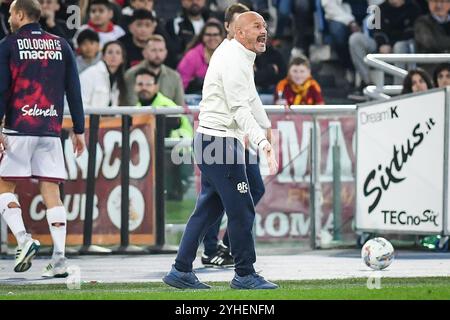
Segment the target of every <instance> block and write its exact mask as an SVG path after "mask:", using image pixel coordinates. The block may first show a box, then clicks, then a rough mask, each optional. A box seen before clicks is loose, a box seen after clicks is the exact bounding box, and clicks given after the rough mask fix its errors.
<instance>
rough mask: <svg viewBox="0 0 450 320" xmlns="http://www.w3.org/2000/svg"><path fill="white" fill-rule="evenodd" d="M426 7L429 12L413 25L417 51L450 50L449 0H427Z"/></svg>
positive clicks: (439, 51) (441, 51) (440, 51)
mask: <svg viewBox="0 0 450 320" xmlns="http://www.w3.org/2000/svg"><path fill="white" fill-rule="evenodd" d="M428 8H429V9H430V13H429V14H427V15H425V16H422V17H420V18H418V19H417V21H416V23H415V26H414V37H415V40H416V46H417V52H420V53H446V52H450V15H449V11H450V0H428Z"/></svg>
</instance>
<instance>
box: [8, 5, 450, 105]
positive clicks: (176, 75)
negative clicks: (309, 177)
mask: <svg viewBox="0 0 450 320" xmlns="http://www.w3.org/2000/svg"><path fill="white" fill-rule="evenodd" d="M236 2H238V1H234V0H171V1H165V2H164V5H162V3H160V5H159V6H158V2H157V0H91V1H89V0H40V3H41V5H42V18H41V20H40V23H41V25H42V28H43V29H44V30H46V31H48V32H50V33H53V34H56V35H58V36H61V37H64V38H65V39H67V40H68V41H69V43H70V45H71V46H72V48H73V50H74V51H75V52H76V55H77V63H78V70H79V72H80V77H81V79H82V82H81V84H82V91H83V100H84V103H85V105H89V106H96V107H107V106H112V105H119V106H120V105H142V106H144V105H152V102H153V101H150V100H147V101H142V100H141V99H140V98H139V96H142V94H140V93H139V91H137V90H136V75H137V74H142V72H143V70H147V71H150V72H151V73H152V74H154V75H155V76H156V78H155V79H156V81H155V83H154V84H152V85H149V86H148V88H151V86H155V88H156V89H155V88H154V90H153V91H155V90H156V92H158V96H159V97H163V98H164V99H168V100H171V101H172V102H174V104H176V105H184V104H186V103H187V102H188V103H189V101H187V98H186V97H185V95H194V96H195V95H198V97H199V96H200V95H201V88H202V83H203V79H204V76H205V74H206V70H207V68H208V63H209V59H210V58H211V55H212V54H213V52H214V50H215V49H216V48H217V47H218V45H219V44H220V43H221V41H222V40H223V39H224V38H225V30H224V28H223V20H224V12H225V9H226V7H227V6H229V5H230V4H233V3H236ZM240 2H241V3H243V4H245V5H246V6H247V7H249V8H251V9H253V10H256V11H258V12H260V13H262V14H263V16H264V17H265V18H266V20H267V21H268V22H269V25H270V24H271V23H273V28H269V29H270V30H272V34H271V39H270V41H269V44H268V49H267V51H266V52H265V53H264V54H261V55H259V56H258V57H257V59H256V62H255V66H254V71H255V82H256V85H257V89H258V92H259V93H260V94H262V95H266V99H264V100H263V101H264V102H270V103H287V104H323V103H325V100H324V98H323V95H322V92H321V86H320V84H319V83H320V80H319V81H316V80H314V79H313V77H312V74H313V73H314V66H313V65H314V63H317V62H320V61H318V60H317V58H315V57H313V56H314V52H312V51H314V50H317V47H319V46H320V45H322V44H328V45H329V46H330V47H331V48H332V50H333V52H334V53H335V54H336V56H337V59H338V60H337V61H338V63H339V65H340V66H341V67H342V68H343V70H344V71H345V81H347V82H348V83H349V84H350V86H351V87H352V88H354V89H355V92H353V93H352V94H351V95H349V97H352V98H354V99H359V98H361V97H362V89H363V88H364V87H365V86H367V85H369V84H372V83H373V79H371V72H370V69H369V67H368V66H367V65H366V64H365V63H364V57H365V56H366V55H367V54H368V53H415V52H416V53H447V52H450V15H449V11H450V0H385V1H383V0H367V1H361V0H276V1H272V2H269V1H268V0H243V1H240ZM0 3H1V7H0V39H1V38H3V37H4V36H5V35H6V34H8V32H9V30H8V23H7V20H8V8H9V5H10V3H11V0H0ZM374 4H375V5H379V10H380V14H381V20H380V22H381V25H380V28H379V29H377V28H375V29H373V28H370V26H369V22H368V18H367V17H368V12H367V8H368V6H370V5H374ZM72 5H77V6H79V8H80V9H79V12H80V17H79V18H80V20H81V27H79V28H76V27H73V26H74V25H75V24H74V23H73V21H74V19H73V16H72V14H73V12H74V11H72V10H71V7H70V6H72ZM68 8H69V10H68ZM315 18H316V19H315ZM71 21H72V22H71ZM285 47H288V48H289V53H288V54H286V53H285V51H283V48H285ZM310 57H311V58H312V60H313V61H309V58H310ZM416 67H417V66H414V65H411V66H407V68H409V69H415V68H416ZM425 69H426V70H423V72H424V73H425V74H432V73H433V71H434V70H433V69H430V68H425ZM437 69H439V70H441V69H442V70H441V72H444V73H445V72H447V78H446V79H448V69H449V66H448V64H446V65H441V66H438V67H437ZM446 70H447V71H446ZM295 73H296V75H295ZM300 73H301V75H300ZM299 75H300V76H299ZM425 77H429V78H430V79H431V82H430V83H429V87H434V86H438V85H441V86H444V85H446V84H447V85H448V80H447V82H445V79H444V80H443V81H444V82H443V81H441V82H437V76H436V75H435V77H434V78H435V79H434V80H433V78H432V77H431V76H429V75H426V76H425ZM444 78H445V76H444ZM392 81H394V82H395V81H398V79H393V80H392ZM93 83H95V85H92V84H93ZM442 83H444V84H442ZM148 88H147V87H145V86H141V91H145V90H148ZM405 92H407V91H405ZM267 96H269V97H271V98H270V100H268V99H267ZM155 97H156V96H154V97H153V98H155ZM196 101H197V102H198V100H196Z"/></svg>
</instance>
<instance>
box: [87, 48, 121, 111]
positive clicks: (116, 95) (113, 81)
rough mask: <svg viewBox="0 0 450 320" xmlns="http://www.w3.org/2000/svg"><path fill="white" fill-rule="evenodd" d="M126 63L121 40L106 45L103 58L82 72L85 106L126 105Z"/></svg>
mask: <svg viewBox="0 0 450 320" xmlns="http://www.w3.org/2000/svg"><path fill="white" fill-rule="evenodd" d="M125 64H126V56H125V49H124V47H123V45H122V43H120V42H119V41H111V42H108V43H106V44H105V45H104V47H103V50H102V60H100V61H99V62H98V63H97V64H95V65H93V66H91V67H89V68H87V69H86V70H84V71H83V72H82V73H81V74H80V83H81V94H82V98H83V105H84V107H85V108H105V107H110V106H119V105H124V102H123V100H124V93H125V80H124V69H125Z"/></svg>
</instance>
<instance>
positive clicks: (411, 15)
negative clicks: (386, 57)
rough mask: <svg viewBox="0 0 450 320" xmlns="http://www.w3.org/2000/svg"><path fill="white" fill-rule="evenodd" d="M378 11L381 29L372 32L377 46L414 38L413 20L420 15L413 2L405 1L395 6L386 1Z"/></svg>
mask: <svg viewBox="0 0 450 320" xmlns="http://www.w3.org/2000/svg"><path fill="white" fill-rule="evenodd" d="M380 12H381V29H380V30H375V31H374V32H373V37H374V39H375V41H376V42H377V46H378V47H380V46H382V45H385V44H387V45H391V46H393V45H394V44H395V43H396V42H397V41H403V40H409V39H414V22H415V21H416V19H417V18H418V17H419V16H420V8H419V7H418V6H417V5H416V4H415V3H413V2H411V1H406V2H405V4H404V5H403V6H401V7H398V8H395V7H393V6H391V5H390V4H389V2H388V1H386V2H384V3H383V4H382V5H381V6H380Z"/></svg>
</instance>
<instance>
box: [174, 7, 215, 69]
mask: <svg viewBox="0 0 450 320" xmlns="http://www.w3.org/2000/svg"><path fill="white" fill-rule="evenodd" d="M181 6H182V12H181V14H180V15H178V16H177V17H175V18H173V19H170V20H169V21H167V24H166V30H167V32H168V34H169V37H170V42H171V47H173V48H174V50H175V54H176V56H177V62H178V61H180V59H181V57H182V55H183V53H184V52H185V50H186V47H187V45H188V44H189V43H190V42H191V41H192V39H193V38H194V37H195V36H196V35H199V34H200V31H201V30H202V28H203V26H204V25H205V23H206V21H207V20H208V19H210V18H216V17H215V16H214V14H213V13H212V12H211V11H210V10H209V9H208V8H207V7H206V0H181Z"/></svg>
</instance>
